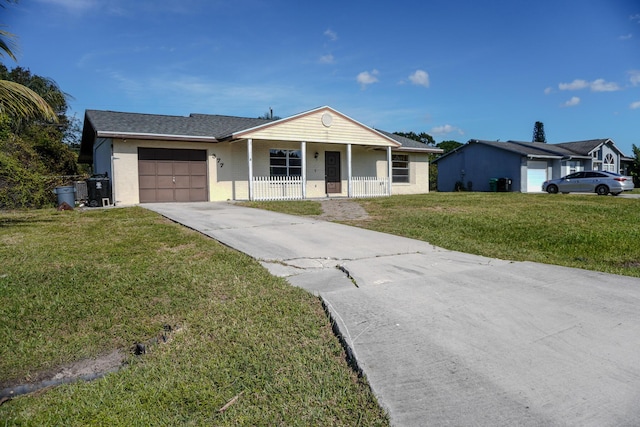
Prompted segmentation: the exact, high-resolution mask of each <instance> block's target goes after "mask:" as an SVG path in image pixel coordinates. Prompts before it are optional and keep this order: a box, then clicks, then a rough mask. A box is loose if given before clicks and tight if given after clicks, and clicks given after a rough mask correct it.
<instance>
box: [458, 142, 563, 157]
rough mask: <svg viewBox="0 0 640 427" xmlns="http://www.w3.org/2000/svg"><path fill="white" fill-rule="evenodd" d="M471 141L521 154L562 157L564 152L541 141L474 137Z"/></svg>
mask: <svg viewBox="0 0 640 427" xmlns="http://www.w3.org/2000/svg"><path fill="white" fill-rule="evenodd" d="M470 142H474V143H478V144H483V145H489V146H491V147H495V148H499V149H501V150H507V151H511V152H514V153H518V154H521V155H523V156H539V157H549V156H558V157H562V156H563V154H560V153H558V152H557V151H555V150H552V149H550V147H549V144H544V143H541V142H516V141H504V142H500V141H482V140H475V139H472V140H471V141H470Z"/></svg>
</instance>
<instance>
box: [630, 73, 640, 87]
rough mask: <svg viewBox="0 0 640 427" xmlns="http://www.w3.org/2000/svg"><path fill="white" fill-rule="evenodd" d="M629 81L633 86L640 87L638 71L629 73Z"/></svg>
mask: <svg viewBox="0 0 640 427" xmlns="http://www.w3.org/2000/svg"><path fill="white" fill-rule="evenodd" d="M629 81H630V82H631V84H632V85H634V86H638V85H640V70H631V71H629Z"/></svg>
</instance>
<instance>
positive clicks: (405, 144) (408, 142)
mask: <svg viewBox="0 0 640 427" xmlns="http://www.w3.org/2000/svg"><path fill="white" fill-rule="evenodd" d="M375 130H376V131H378V132H380V133H381V134H383V135H385V136H387V137H389V138H391V139H393V140H394V141H396V142H398V143H400V144H402V148H409V149H411V148H413V149H419V150H428V151H431V152H433V153H442V151H443V150H442V149H440V148H437V147H430V146H428V145H427V144H425V143H423V142H420V141H414V140H413V139H411V138H407V137H404V136H401V135H396V134H395V133H391V132H386V131H384V130H380V129H375Z"/></svg>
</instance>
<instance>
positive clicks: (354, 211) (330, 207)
mask: <svg viewBox="0 0 640 427" xmlns="http://www.w3.org/2000/svg"><path fill="white" fill-rule="evenodd" d="M320 205H321V206H322V214H321V215H318V216H317V218H319V219H323V220H325V221H350V220H361V219H367V218H369V214H368V213H367V211H365V210H364V208H363V207H362V206H360V204H359V203H357V202H354V201H353V200H349V199H328V200H321V201H320Z"/></svg>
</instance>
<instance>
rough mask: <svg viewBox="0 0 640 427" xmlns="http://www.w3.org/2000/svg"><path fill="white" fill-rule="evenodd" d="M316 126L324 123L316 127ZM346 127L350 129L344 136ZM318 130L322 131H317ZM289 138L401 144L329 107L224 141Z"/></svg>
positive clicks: (269, 124) (261, 126)
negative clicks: (325, 121) (326, 120)
mask: <svg viewBox="0 0 640 427" xmlns="http://www.w3.org/2000/svg"><path fill="white" fill-rule="evenodd" d="M334 116H335V117H334ZM325 117H326V118H327V119H328V122H327V123H326V124H324V120H325ZM318 119H320V120H318ZM319 123H323V124H322V125H319ZM345 126H347V127H350V128H351V129H350V130H349V131H348V132H346V133H345V131H346V129H345ZM336 127H338V128H341V130H336ZM318 129H321V130H320V131H319V132H318ZM329 129H331V130H329ZM341 134H342V135H341ZM292 135H295V137H294V138H293V140H296V141H297V140H299V139H302V140H305V141H307V142H335V138H338V140H342V141H347V140H351V139H352V138H353V140H354V141H359V142H356V143H359V144H363V143H364V144H365V145H371V146H383V147H388V146H391V147H394V148H397V147H400V145H401V144H400V143H399V142H398V141H396V140H394V139H393V138H390V137H388V136H387V135H384V134H383V133H381V132H379V131H378V130H376V129H373V128H371V127H369V126H366V125H363V124H362V123H360V122H358V121H357V120H354V119H352V118H351V117H349V116H347V115H345V114H342V113H341V112H339V111H337V110H334V109H333V108H331V107H329V106H324V107H318V108H314V109H313V110H309V111H304V112H302V113H298V114H295V115H293V116H290V117H285V118H283V119H279V120H277V121H273V122H270V123H265V124H262V125H259V126H256V127H254V128H251V129H245V130H241V131H239V132H237V133H234V134H233V135H229V137H228V138H226V139H238V138H258V139H261V138H266V139H283V140H289V139H290V138H291V136H292ZM345 138H348V139H345ZM332 140H334V141H332Z"/></svg>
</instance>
